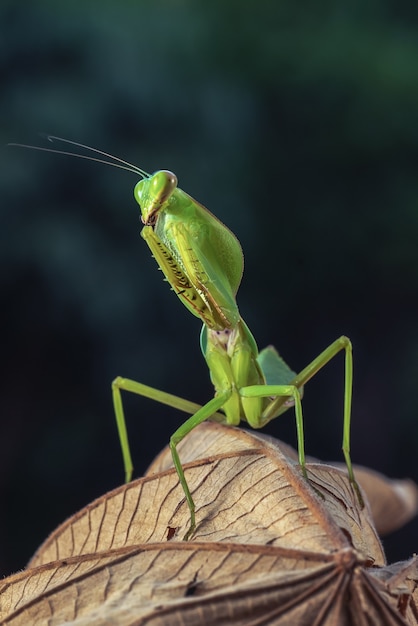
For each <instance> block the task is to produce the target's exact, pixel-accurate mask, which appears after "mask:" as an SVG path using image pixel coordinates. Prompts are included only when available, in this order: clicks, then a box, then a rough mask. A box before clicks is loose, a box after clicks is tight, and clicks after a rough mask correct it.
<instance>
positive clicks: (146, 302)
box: [0, 0, 418, 574]
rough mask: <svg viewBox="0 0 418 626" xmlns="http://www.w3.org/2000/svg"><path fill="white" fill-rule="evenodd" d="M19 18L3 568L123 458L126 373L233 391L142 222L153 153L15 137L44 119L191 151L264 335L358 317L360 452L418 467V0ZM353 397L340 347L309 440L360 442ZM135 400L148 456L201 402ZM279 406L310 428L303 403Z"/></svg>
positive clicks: (405, 538)
mask: <svg viewBox="0 0 418 626" xmlns="http://www.w3.org/2000/svg"><path fill="white" fill-rule="evenodd" d="M0 28H1V33H0V50H1V54H0V66H1V93H0V98H1V109H0V120H1V121H0V125H1V137H0V138H1V147H0V158H1V169H0V172H1V174H0V176H1V180H0V184H1V189H0V197H1V228H0V237H1V246H0V254H1V266H0V267H1V270H0V272H1V296H2V305H1V329H2V337H1V364H2V375H1V379H0V380H1V421H0V503H1V504H0V507H1V515H0V537H1V542H0V573H2V574H8V573H10V572H12V571H14V570H17V569H18V568H21V567H23V566H24V564H25V563H26V562H27V560H28V559H29V557H30V556H31V554H32V553H33V551H34V550H35V549H36V547H37V546H38V545H39V543H40V542H41V541H42V540H43V539H44V538H45V537H46V535H47V534H48V533H49V532H50V531H51V530H53V529H54V527H55V526H56V525H57V524H58V523H60V522H61V521H63V520H64V519H65V518H66V517H67V516H69V515H71V514H72V513H74V512H75V511H76V510H78V509H79V508H81V507H83V506H84V505H85V504H87V503H88V502H89V501H90V500H91V499H93V498H95V497H98V496H100V495H101V494H102V493H104V492H105V491H107V490H109V489H111V488H113V487H115V486H117V485H118V484H120V483H121V482H122V481H123V467H122V461H121V455H120V450H119V443H118V439H117V434H116V428H115V424H114V417H113V408H112V401H111V392H110V384H111V381H112V379H113V378H114V377H115V376H116V375H118V374H120V375H124V376H128V377H130V378H134V379H136V380H139V381H141V382H144V383H147V384H149V385H152V386H155V387H158V388H161V389H164V390H166V391H169V392H172V393H175V394H178V395H181V396H184V397H187V398H189V399H192V400H195V401H197V402H205V401H206V400H208V399H209V398H210V397H211V394H212V389H211V385H210V382H209V376H208V372H207V369H206V366H205V363H204V361H203V358H202V356H201V354H200V349H199V344H198V335H199V330H200V323H199V321H198V320H197V319H195V318H193V317H192V316H191V315H190V313H189V312H188V311H187V310H186V309H185V308H184V307H182V305H181V303H180V302H179V301H178V299H177V298H176V297H175V296H174V294H173V293H170V290H169V288H168V286H167V284H166V283H164V282H163V280H162V274H161V272H158V271H157V267H156V264H155V261H154V260H153V259H152V258H151V256H150V253H149V250H148V248H147V246H146V244H145V242H144V241H143V240H142V239H141V238H140V236H139V231H140V223H139V209H138V206H137V205H136V203H135V201H134V200H133V196H132V189H133V187H134V185H135V183H136V178H135V176H133V175H131V174H128V173H126V172H122V171H118V170H116V169H113V170H111V169H110V168H106V167H104V166H99V165H95V164H92V163H89V162H87V161H81V160H78V159H70V158H67V157H62V156H57V155H52V154H44V153H37V152H33V151H29V150H21V149H17V148H11V147H6V143H7V142H11V141H14V142H16V141H17V142H23V143H32V144H35V145H40V146H45V145H47V142H46V141H45V139H43V138H42V137H40V136H39V134H38V133H40V132H44V133H51V134H56V135H60V136H63V137H66V138H68V139H72V140H75V141H81V142H83V143H87V144H90V145H92V146H95V147H98V148H101V149H103V150H106V151H108V152H112V153H114V154H116V155H118V156H121V157H123V158H125V159H127V160H129V161H131V162H133V163H135V164H137V165H139V166H140V167H142V168H144V169H145V170H147V171H150V172H152V171H154V170H156V169H161V168H168V169H171V170H173V171H174V172H175V173H176V174H177V175H178V178H179V181H180V186H181V187H182V188H183V189H184V190H186V191H187V192H188V193H190V194H191V195H192V196H194V197H195V198H197V199H198V200H199V201H201V202H202V203H203V204H204V205H206V206H207V207H208V208H210V210H211V211H213V212H214V213H215V214H216V215H217V216H219V218H220V219H221V220H222V221H224V222H225V223H226V224H227V225H228V226H229V227H230V228H231V229H232V230H233V232H235V233H236V234H237V236H238V238H239V239H240V241H241V243H242V246H243V249H244V252H245V259H246V268H245V273H244V278H243V282H242V286H241V288H240V291H239V294H238V301H239V305H240V309H241V312H242V315H243V317H244V318H245V320H246V321H247V323H248V324H249V326H250V328H251V329H252V331H253V332H254V334H255V336H256V338H257V340H258V343H259V346H260V347H263V346H264V345H266V344H267V343H273V344H275V345H276V346H277V347H278V348H279V350H280V352H281V353H282V355H283V356H284V358H285V359H286V360H287V362H288V363H289V364H290V365H291V366H292V367H293V368H294V369H298V370H299V369H301V368H302V367H304V366H305V365H307V364H308V363H309V362H310V361H311V360H312V358H314V357H315V356H316V355H317V354H318V353H319V352H320V351H321V350H322V349H323V348H325V347H326V346H327V345H328V344H329V343H331V341H333V340H334V339H335V338H336V337H338V336H339V335H341V334H343V333H344V334H347V335H349V336H350V337H351V339H352V341H353V344H354V363H355V382H354V405H353V433H352V456H353V459H354V461H356V462H358V463H362V464H364V465H368V466H370V467H373V468H375V469H378V470H380V471H382V472H385V473H387V474H388V475H391V476H395V477H404V476H410V477H412V478H415V480H417V479H418V472H417V463H416V460H417V453H418V394H417V381H418V323H417V311H418V250H417V246H418V5H417V4H416V2H412V1H409V2H403V3H399V2H396V0H386V1H380V2H377V1H373V0H372V1H370V2H367V3H365V2H363V0H351V1H350V2H346V1H342V0H333V1H332V2H327V1H321V0H319V1H318V2H315V3H311V2H306V3H304V2H302V3H300V2H297V3H295V2H292V1H291V0H283V1H282V2H280V3H276V2H269V1H267V0H258V2H242V0H241V1H240V2H237V1H229V2H225V1H224V0H212V1H211V2H202V1H201V2H196V1H191V0H177V1H176V0H171V1H170V0H165V1H164V0H152V1H149V2H145V1H137V2H128V1H126V2H117V1H116V0H113V1H107V2H106V1H101V2H92V1H88V0H83V2H77V1H76V2H73V3H71V4H70V3H57V2H47V1H44V2H42V1H38V2H33V1H26V2H25V1H23V0H22V1H21V2H19V3H16V2H14V1H13V0H3V1H2V2H1V4H0ZM57 147H58V146H57ZM62 147H63V148H65V146H62ZM342 398H343V358H342V357H341V356H340V357H339V358H338V359H335V362H332V363H331V364H330V365H329V366H328V367H327V368H326V369H325V370H324V371H323V372H322V373H321V374H319V375H318V376H317V377H316V379H315V380H314V381H312V382H310V383H309V385H308V388H307V390H306V395H305V400H304V410H305V418H306V440H307V441H306V447H307V451H308V452H309V453H311V454H314V455H316V456H318V457H320V458H323V459H338V460H341V458H342V455H341V453H340V444H341V429H342ZM126 410H127V414H128V427H129V431H130V439H131V444H132V449H133V453H134V457H135V467H136V475H137V476H139V475H141V473H142V472H143V471H144V470H145V468H146V466H147V464H148V463H149V462H150V461H151V459H152V458H153V456H154V455H155V454H156V453H157V452H158V451H159V450H160V449H161V448H162V446H164V445H165V444H166V443H167V441H168V438H169V436H170V434H171V433H172V432H173V431H174V430H175V428H176V427H177V426H178V425H179V424H180V423H181V421H182V420H183V419H184V417H183V415H181V414H179V413H177V412H176V411H171V410H169V409H167V408H164V407H161V406H158V405H157V404H155V403H153V402H150V401H146V400H144V399H140V398H126ZM266 430H267V432H269V433H271V434H273V435H276V436H278V437H282V438H284V439H286V440H287V441H289V442H290V443H292V442H294V430H295V427H294V418H293V415H292V414H291V412H289V413H288V414H286V415H285V416H283V418H282V419H280V420H278V421H276V422H273V423H272V424H270V425H269V427H268V428H267V429H266ZM417 530H418V523H417V522H416V521H415V522H413V523H410V524H409V525H408V526H407V527H406V528H405V529H404V530H401V531H399V532H398V533H395V534H394V535H393V536H392V537H391V538H388V539H387V540H386V541H385V546H386V549H387V552H388V558H389V560H391V561H393V560H398V559H402V558H406V557H408V556H410V555H411V554H412V553H413V552H415V551H416V550H417V549H418V541H417V536H418V533H417Z"/></svg>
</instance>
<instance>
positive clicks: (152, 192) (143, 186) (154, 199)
mask: <svg viewBox="0 0 418 626" xmlns="http://www.w3.org/2000/svg"><path fill="white" fill-rule="evenodd" d="M176 188H177V176H176V175H175V174H173V172H169V171H168V170H159V171H158V172H155V174H152V175H151V176H149V177H146V178H143V179H142V180H140V181H139V182H138V183H137V184H136V185H135V189H134V197H135V200H136V201H137V202H138V204H139V206H140V207H141V220H142V223H143V224H145V225H146V226H153V225H154V224H155V222H156V220H157V217H158V213H159V212H160V210H161V209H162V208H163V206H164V205H165V203H166V202H167V200H168V199H169V198H170V196H171V195H172V194H173V192H174V191H175V189H176Z"/></svg>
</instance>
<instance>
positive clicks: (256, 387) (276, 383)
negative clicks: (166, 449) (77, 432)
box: [28, 137, 363, 540]
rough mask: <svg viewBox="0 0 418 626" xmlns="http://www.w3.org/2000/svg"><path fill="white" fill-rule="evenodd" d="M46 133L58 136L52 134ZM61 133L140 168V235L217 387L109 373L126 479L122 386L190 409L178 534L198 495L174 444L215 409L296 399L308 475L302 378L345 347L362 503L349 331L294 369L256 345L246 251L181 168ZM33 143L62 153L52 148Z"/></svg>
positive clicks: (347, 412)
mask: <svg viewBox="0 0 418 626" xmlns="http://www.w3.org/2000/svg"><path fill="white" fill-rule="evenodd" d="M49 139H50V140H53V139H57V140H61V139H60V138H55V137H49ZM61 141H65V142H66V143H69V144H71V145H75V146H78V147H82V148H87V149H89V150H92V151H93V152H96V153H98V154H100V155H102V156H105V157H107V158H111V159H113V162H112V163H110V162H109V161H102V160H101V159H96V158H92V157H86V156H83V155H78V154H74V153H71V152H70V153H65V152H64V154H71V155H72V156H79V157H81V158H88V159H90V160H95V161H99V162H105V163H106V164H108V165H113V166H116V167H122V168H123V169H127V170H130V171H132V172H134V173H136V174H137V175H139V176H141V180H140V181H139V182H138V183H137V184H136V186H135V190H134V196H135V199H136V201H137V202H138V204H139V206H140V209H141V221H142V223H143V225H144V226H143V229H142V232H141V235H142V237H143V238H144V239H145V241H146V242H147V244H148V246H149V248H150V249H151V252H152V255H153V256H154V257H155V259H156V261H157V263H158V265H159V267H160V268H161V270H162V271H163V273H164V275H165V277H166V279H167V281H168V282H169V284H170V285H171V287H172V289H173V290H174V291H175V292H176V294H177V296H178V297H179V298H180V300H181V301H182V303H183V304H184V305H185V306H186V307H187V308H188V309H189V311H190V312H191V313H193V315H195V316H197V317H199V318H200V319H201V320H202V322H203V328H202V332H201V338H200V344H201V349H202V352H203V356H204V358H205V360H206V363H207V365H208V367H209V372H210V377H211V380H212V383H213V385H214V388H215V395H214V398H212V399H211V400H210V401H209V402H207V403H206V404H205V405H203V406H200V405H198V404H195V403H193V402H189V401H187V400H185V399H183V398H179V397H177V396H174V395H171V394H168V393H165V392H163V391H159V390H157V389H154V388H152V387H148V386H147V385H143V384H141V383H138V382H136V381H133V380H130V379H127V378H122V377H117V378H116V379H115V380H114V381H113V383H112V393H113V402H114V407H115V415H116V422H117V428H118V433H119V439H120V444H121V448H122V455H123V462H124V467H125V479H126V481H127V482H128V481H130V480H131V477H132V471H133V465H132V459H131V453H130V447H129V441H128V435H127V430H126V423H125V416H124V411H123V405H122V398H121V391H122V390H123V391H130V392H132V393H135V394H138V395H140V396H145V397H147V398H151V399H153V400H157V401H158V402H161V403H163V404H166V405H169V406H171V407H174V408H176V409H179V410H181V411H184V412H186V413H189V414H191V417H189V418H188V419H187V420H186V421H185V422H184V423H183V424H182V425H181V426H180V427H179V428H178V429H177V430H176V431H175V432H174V434H173V435H172V436H171V438H170V449H171V453H172V457H173V463H174V466H175V469H176V471H177V474H178V477H179V480H180V483H181V486H182V488H183V491H184V494H185V497H186V500H187V503H188V506H189V510H190V526H189V528H188V530H187V532H186V534H185V536H184V539H186V540H187V539H189V538H190V537H191V536H192V534H193V532H194V530H195V527H196V516H195V503H194V501H193V497H192V494H191V492H190V490H189V487H188V484H187V480H186V477H185V474H184V471H183V467H182V465H181V461H180V458H179V455H178V452H177V445H178V443H179V442H180V441H181V440H182V439H183V438H184V437H185V436H186V435H187V434H188V433H189V432H190V431H191V430H192V429H193V428H194V427H195V426H197V425H198V424H200V423H202V422H203V421H205V420H207V419H213V420H216V421H219V422H223V423H225V424H229V425H234V426H236V425H238V424H239V423H240V421H241V420H243V421H246V422H247V423H248V424H249V425H250V426H252V427H253V428H262V427H263V426H264V425H265V424H267V423H268V422H269V421H270V420H272V419H274V418H275V417H278V416H279V415H281V414H282V413H283V412H284V411H286V410H287V409H288V408H289V407H290V406H293V405H294V407H295V414H296V430H297V442H298V455H299V464H300V467H301V471H302V474H303V475H304V476H305V478H307V473H306V464H305V451H304V433H303V414H302V405H301V394H302V390H303V385H304V384H305V383H306V382H307V381H308V380H309V379H310V378H312V377H313V376H314V375H315V374H316V373H317V372H318V371H319V370H320V369H321V368H322V367H323V366H324V365H326V364H327V363H328V362H329V361H330V360H331V359H332V358H333V357H334V356H335V355H336V354H338V353H339V352H340V351H342V350H344V351H345V388H344V425H343V442H342V449H343V453H344V457H345V462H346V465H347V469H348V475H349V479H350V481H351V483H352V485H353V487H354V489H355V492H356V494H357V498H358V501H359V504H360V506H363V501H362V497H361V494H360V491H359V489H358V486H357V483H356V481H355V478H354V473H353V468H352V465H351V459H350V420H351V397H352V370H353V365H352V347H351V342H350V340H349V339H348V338H347V337H345V336H341V337H340V338H339V339H337V340H336V341H334V342H333V343H332V344H331V345H330V346H329V347H328V348H326V349H325V350H324V351H323V352H321V354H320V355H319V356H317V357H316V359H314V360H313V361H312V363H310V364H309V365H308V366H307V367H305V368H304V369H303V370H302V371H301V372H300V373H299V374H295V373H294V372H293V371H292V370H291V369H290V368H289V367H288V366H287V365H286V363H285V362H284V361H283V359H282V358H281V357H280V356H279V354H278V353H277V351H276V350H275V348H274V347H272V346H269V347H267V348H265V349H264V350H262V351H261V352H259V351H258V348H257V344H256V342H255V339H254V337H253V335H252V334H251V332H250V330H249V328H248V327H247V325H246V324H245V322H244V320H243V319H242V318H241V316H240V313H239V310H238V306H237V303H236V293H237V291H238V287H239V284H240V282H241V277H242V272H243V255H242V250H241V246H240V243H239V241H238V239H237V238H236V237H235V235H234V234H233V233H232V232H231V231H230V230H229V229H228V228H227V227H226V226H225V225H224V224H222V222H220V221H219V220H218V219H217V218H216V217H215V216H214V215H212V213H210V212H209V211H208V210H207V209H206V208H205V207H204V206H202V205H201V204H199V203H198V202H197V201H196V200H194V199H193V198H191V197H190V196H189V195H188V194H186V193H185V192H184V191H182V190H181V189H179V188H178V187H177V178H176V176H175V174H173V173H172V172H169V171H167V170H160V171H157V172H155V173H154V174H152V175H149V174H147V173H146V172H145V171H143V170H141V169H140V168H137V167H135V166H132V165H131V164H129V163H128V162H126V161H123V160H121V159H117V158H116V157H112V156H111V155H109V154H107V153H105V152H102V151H100V150H96V149H94V148H88V147H86V146H83V145H81V144H77V143H76V142H71V141H68V140H61ZM28 147H32V146H28ZM38 149H41V150H42V149H43V150H48V151H50V152H51V151H52V152H59V153H61V154H62V153H63V152H62V151H58V150H50V149H48V148H38Z"/></svg>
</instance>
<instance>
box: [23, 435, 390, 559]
mask: <svg viewBox="0 0 418 626" xmlns="http://www.w3.org/2000/svg"><path fill="white" fill-rule="evenodd" d="M188 443H189V446H188V447H186V446H183V448H181V449H180V454H181V455H182V454H183V450H184V451H186V450H188V451H189V452H188V454H189V455H190V456H193V455H195V454H196V455H198V454H199V453H200V452H202V453H203V454H205V455H209V456H206V457H205V458H203V459H195V460H193V461H191V462H188V463H185V464H184V468H185V471H186V476H187V480H188V483H189V487H190V489H191V492H192V493H193V497H194V500H195V503H196V518H197V521H198V526H197V529H196V533H195V534H194V536H193V541H208V542H225V541H230V542H237V543H245V544H261V545H267V544H269V545H274V546H280V547H283V548H288V549H294V548H295V549H301V550H306V551H310V552H318V553H325V554H326V553H333V552H336V551H338V550H341V549H343V548H347V547H351V546H354V547H356V548H357V550H359V551H360V552H361V553H362V554H364V557H365V558H366V559H367V560H369V561H371V562H374V563H375V564H376V565H384V564H385V558H384V554H383V549H382V547H381V544H380V541H379V539H378V537H377V534H376V532H375V530H374V526H373V524H372V522H371V518H370V516H369V514H368V510H367V508H366V509H364V510H363V511H359V509H358V506H357V501H356V496H355V494H354V492H353V490H352V487H351V485H350V483H349V481H348V479H347V477H346V475H345V473H344V472H341V471H340V470H338V469H335V468H327V467H326V466H323V467H321V466H318V465H314V466H312V467H310V466H308V467H307V469H308V474H309V475H310V476H311V481H312V483H313V484H314V485H315V486H316V487H317V489H318V490H319V491H320V492H321V493H322V494H323V498H321V497H319V495H317V493H315V491H314V489H312V485H311V484H308V482H307V481H306V480H305V479H304V478H303V477H302V475H301V472H300V469H299V468H298V467H296V466H295V465H294V464H293V463H290V462H289V460H288V459H287V458H286V457H285V456H284V455H283V454H282V453H281V451H280V450H279V449H278V448H277V447H276V446H272V445H270V444H269V443H268V442H267V443H266V442H262V441H260V440H258V439H256V438H254V437H253V436H252V435H251V434H250V433H248V432H246V431H242V430H241V429H232V428H227V427H224V426H222V425H219V424H214V423H212V424H211V423H207V424H204V425H201V426H200V427H199V428H196V429H194V430H193V432H192V433H191V434H190V435H189V437H188ZM189 449H190V450H189ZM217 450H220V453H218V454H211V453H212V452H215V451H217ZM191 451H192V452H191ZM164 458H165V457H164V456H160V457H159V459H160V461H159V463H161V462H163V459H164ZM170 459H171V456H170ZM164 464H165V463H164ZM153 467H154V466H153ZM324 468H325V469H324ZM139 503H141V506H140V505H139ZM189 520H190V514H189V509H188V507H187V504H186V502H185V498H184V493H183V491H182V489H181V486H180V485H179V482H178V478H177V474H176V472H175V471H174V469H167V470H164V471H159V472H158V473H157V474H151V475H148V476H147V477H145V478H142V479H139V480H137V481H133V482H132V483H129V484H128V485H123V486H122V487H119V488H118V489H116V490H114V491H112V492H110V493H108V494H105V495H104V496H103V497H102V498H99V499H98V500H96V501H95V502H93V503H92V504H90V505H88V506H87V507H85V508H84V509H83V510H82V511H80V513H78V514H76V515H75V516H74V517H72V518H71V519H69V520H67V522H65V523H64V524H63V525H62V526H60V527H59V528H58V529H57V530H56V531H55V532H54V533H53V534H52V535H51V536H50V537H49V538H48V539H47V541H46V542H45V543H44V544H43V546H41V548H40V550H39V551H38V552H37V553H36V554H35V556H34V557H33V559H32V561H31V562H30V564H29V566H30V567H35V566H38V565H41V564H43V563H48V562H50V561H53V560H57V559H63V558H69V557H72V556H76V555H79V554H89V553H95V552H97V551H107V550H110V549H112V548H121V547H125V546H129V545H135V544H142V543H152V542H161V541H164V539H165V538H166V537H167V532H168V529H169V528H171V529H172V528H175V529H177V531H176V532H175V534H174V535H173V537H172V539H171V541H181V540H182V538H183V536H184V535H185V533H186V531H187V529H188V526H189ZM171 534H173V533H172V531H171Z"/></svg>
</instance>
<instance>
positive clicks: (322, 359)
mask: <svg viewBox="0 0 418 626" xmlns="http://www.w3.org/2000/svg"><path fill="white" fill-rule="evenodd" d="M342 350H344V351H345V377H344V422H343V439H342V451H343V454H344V459H345V463H346V466H347V471H348V477H349V479H350V482H351V484H352V485H353V488H354V491H355V493H356V496H357V499H358V502H359V504H360V506H361V507H362V508H363V506H364V501H363V497H362V495H361V492H360V489H359V486H358V484H357V481H356V479H355V477H354V471H353V466H352V463H351V456H350V427H351V401H352V392H353V354H352V345H351V341H350V339H349V338H348V337H345V336H344V335H342V336H341V337H339V338H338V339H336V340H335V341H334V342H333V343H332V344H331V345H330V346H328V348H326V349H325V350H323V352H321V354H319V355H318V356H317V357H316V358H315V359H314V360H313V361H312V362H311V363H310V364H309V365H307V366H306V367H305V368H304V369H303V370H302V371H301V372H300V373H299V374H297V376H295V377H294V378H293V379H292V380H291V381H290V385H293V386H294V387H297V388H298V389H302V387H303V385H305V384H306V383H307V382H308V380H310V379H311V378H313V376H315V374H316V373H317V372H319V370H321V369H322V368H323V367H324V366H325V365H326V364H327V363H329V361H331V360H332V359H333V358H334V357H335V356H336V355H337V354H339V353H340V352H341V351H342ZM285 402H286V398H283V397H279V398H276V399H274V400H272V402H271V403H270V404H269V405H268V407H267V408H266V409H265V411H264V413H263V424H265V423H267V422H268V421H270V420H271V419H274V418H275V417H277V416H278V415H280V414H281V413H282V412H284V411H285V410H286V409H287V407H286V406H285ZM295 408H296V407H295ZM300 419H302V418H300ZM296 424H298V416H297V415H296ZM302 428H303V425H302ZM299 446H300V442H299V436H298V447H299Z"/></svg>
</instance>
